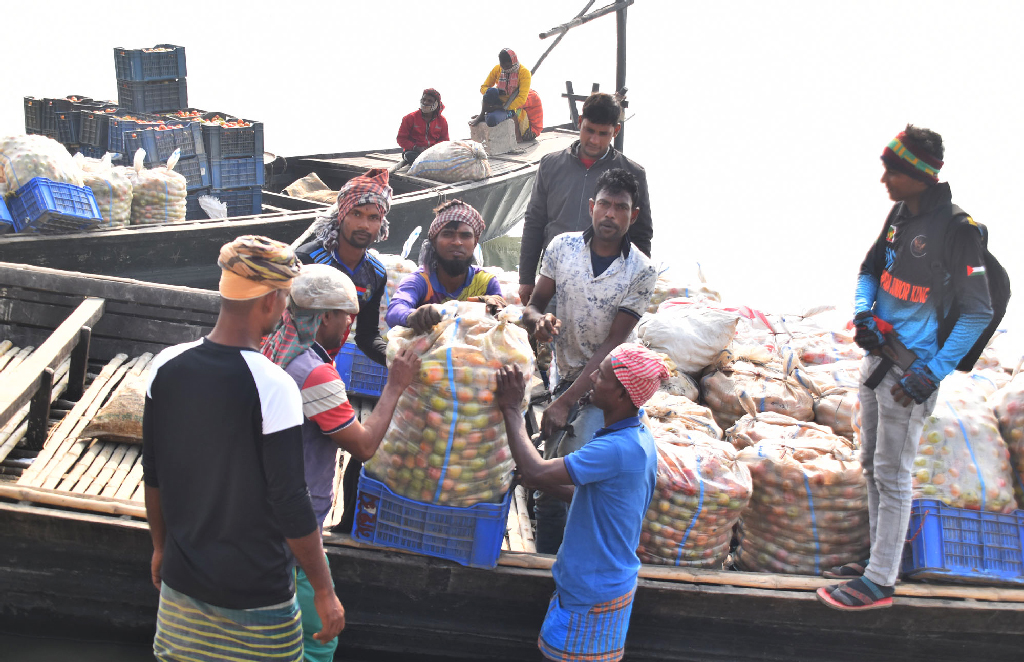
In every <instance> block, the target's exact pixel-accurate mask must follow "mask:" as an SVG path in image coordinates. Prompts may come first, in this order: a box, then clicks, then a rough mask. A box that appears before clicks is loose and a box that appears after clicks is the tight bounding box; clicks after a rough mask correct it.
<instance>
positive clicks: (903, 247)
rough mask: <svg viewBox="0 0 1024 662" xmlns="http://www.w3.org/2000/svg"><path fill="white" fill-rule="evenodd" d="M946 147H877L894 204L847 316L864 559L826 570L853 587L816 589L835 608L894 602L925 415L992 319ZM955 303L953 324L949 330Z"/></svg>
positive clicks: (910, 133) (980, 247)
mask: <svg viewBox="0 0 1024 662" xmlns="http://www.w3.org/2000/svg"><path fill="white" fill-rule="evenodd" d="M943 151H944V150H943V146H942V136H940V135H939V134H937V133H935V132H934V131H930V130H928V129H922V128H919V127H915V126H913V125H910V124H908V125H907V128H906V130H905V131H903V132H902V133H900V134H899V135H898V136H896V138H894V139H893V140H892V141H890V142H889V144H888V145H887V146H886V147H885V150H884V151H883V152H882V163H883V165H884V167H885V172H884V173H883V175H882V184H884V185H885V188H886V190H887V191H888V192H889V198H890V199H891V200H892V201H893V202H894V203H896V204H895V205H893V207H892V211H890V212H889V216H888V217H887V218H886V220H885V224H884V226H883V227H882V231H881V233H880V234H879V236H878V239H877V240H876V241H875V244H874V245H873V246H872V247H871V249H870V250H869V251H868V254H867V257H865V258H864V263H863V264H862V265H861V268H860V275H859V276H858V279H857V291H856V298H855V313H856V315H855V317H854V324H855V325H856V341H857V344H858V345H860V346H861V347H862V348H863V349H865V350H867V351H868V352H870V354H869V355H868V356H867V357H865V359H864V363H863V364H862V366H861V375H862V378H863V379H864V383H863V384H862V385H861V387H860V405H861V420H862V426H863V429H862V432H861V464H862V465H863V467H864V475H865V478H866V479H867V486H868V516H869V522H870V523H869V531H870V534H871V557H870V559H867V560H865V561H863V562H860V563H850V564H847V565H844V566H840V567H836V568H832V569H831V570H829V571H826V572H825V573H824V574H825V576H826V577H829V578H834V579H847V580H849V581H847V582H845V583H843V584H838V585H834V586H829V587H824V588H821V589H818V599H819V600H820V601H822V602H823V603H825V604H826V605H828V606H829V607H832V608H834V609H839V610H844V611H860V610H865V609H879V608H882V607H888V606H891V605H892V596H893V593H894V588H893V587H894V585H895V583H896V577H897V575H898V573H899V570H900V563H901V559H902V557H903V542H904V539H905V537H906V533H907V525H908V522H909V520H910V507H911V495H912V484H911V469H912V468H913V462H914V457H915V456H916V452H917V445H918V441H919V440H920V438H921V430H922V428H923V427H924V419H925V417H927V416H929V415H930V414H931V412H932V409H933V408H934V407H935V401H936V397H937V395H936V391H937V389H938V387H939V383H940V382H941V381H942V379H943V378H944V377H946V376H947V375H948V374H950V373H951V372H953V370H954V369H956V368H957V367H958V365H959V364H961V362H962V359H964V357H965V355H967V354H968V352H969V351H971V350H972V347H973V346H974V345H975V343H976V341H977V340H978V338H979V337H980V336H981V334H982V333H983V332H984V331H985V330H986V327H987V326H988V325H989V323H990V321H991V320H992V318H993V311H992V302H991V299H990V297H989V281H988V277H987V276H986V273H985V271H986V269H985V262H986V249H985V244H986V234H985V230H984V228H983V227H982V226H979V225H978V224H977V223H975V222H974V221H973V220H972V219H971V217H970V216H968V215H967V214H966V213H964V212H963V210H961V209H960V208H959V207H957V206H956V205H954V204H953V203H952V196H951V194H950V190H949V184H945V183H942V184H940V183H939V170H940V168H942V157H943ZM1008 287H1009V284H1008V283H1007V289H1008ZM954 308H955V309H956V310H958V311H959V318H958V319H957V320H956V321H955V324H953V326H952V328H944V326H946V324H947V323H948V322H947V320H950V319H951V318H950V317H949V313H950V312H951V310H953V309H954ZM889 350H892V351H891V352H890V351H889ZM894 354H895V358H896V359H898V360H894V359H893V358H892V357H893V355H894ZM975 358H976V357H975ZM970 363H973V361H970ZM960 367H961V369H964V368H963V366H960ZM967 369H969V367H968V368H967Z"/></svg>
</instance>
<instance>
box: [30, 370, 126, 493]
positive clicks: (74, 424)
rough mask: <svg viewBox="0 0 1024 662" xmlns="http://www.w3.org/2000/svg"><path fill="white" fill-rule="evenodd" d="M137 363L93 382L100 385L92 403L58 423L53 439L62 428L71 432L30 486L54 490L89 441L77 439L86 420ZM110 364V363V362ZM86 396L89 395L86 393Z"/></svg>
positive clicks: (93, 395)
mask: <svg viewBox="0 0 1024 662" xmlns="http://www.w3.org/2000/svg"><path fill="white" fill-rule="evenodd" d="M119 356H123V355H119ZM115 360H116V357H115ZM136 361H137V359H132V360H130V361H128V362H126V363H124V364H123V365H121V366H120V367H118V368H117V369H115V370H114V371H113V374H111V375H109V376H108V378H107V379H106V380H101V379H100V378H97V380H96V381H95V382H93V384H94V385H95V384H96V382H101V383H100V386H99V387H98V388H97V389H96V390H95V392H93V393H92V398H91V400H89V402H87V403H86V404H85V405H84V406H83V407H82V409H80V410H78V411H76V409H78V408H77V407H76V408H75V409H72V410H71V412H70V413H69V414H68V415H67V416H65V417H64V420H63V421H61V424H60V425H59V426H58V428H57V430H55V431H54V434H51V439H52V438H54V436H55V435H56V434H58V431H59V430H61V429H64V428H65V427H67V428H70V432H66V433H65V434H66V435H67V436H66V437H65V438H64V439H63V441H59V448H58V449H57V450H56V451H55V452H54V454H53V456H52V458H51V459H50V461H49V462H48V463H47V465H46V466H45V467H42V469H41V471H40V473H39V475H37V476H33V477H32V482H31V483H30V484H32V485H36V486H40V487H45V488H48V489H49V488H53V487H56V484H57V483H58V482H59V481H60V479H61V477H62V475H63V474H64V472H65V471H67V470H68V469H69V468H71V465H73V464H74V463H75V460H77V459H78V456H79V455H81V454H82V451H84V450H85V448H86V447H87V446H88V444H89V439H79V435H80V434H81V433H82V431H83V430H84V429H85V427H86V426H87V425H88V424H89V421H91V420H92V417H93V416H95V415H96V412H97V411H98V410H99V408H100V406H101V405H102V404H103V400H104V399H105V398H106V397H107V395H108V394H109V393H110V391H111V390H112V389H113V388H114V387H115V386H116V385H117V384H118V383H119V382H120V381H121V379H122V378H123V377H124V375H125V373H126V372H128V370H130V369H131V367H132V366H133V365H135V363H136ZM111 363H113V361H112V362H111ZM101 377H102V373H101ZM89 390H90V391H92V390H93V389H92V387H90V388H89ZM86 395H88V392H87V394H86ZM86 395H83V396H82V400H85V399H86ZM81 402H82V401H79V403H80V404H81ZM58 439H59V437H58ZM47 443H50V439H48V440H47ZM43 451H44V452H45V451H46V446H45V445H44V446H43ZM25 482H28V481H25Z"/></svg>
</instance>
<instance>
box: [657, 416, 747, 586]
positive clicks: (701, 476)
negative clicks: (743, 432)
mask: <svg viewBox="0 0 1024 662" xmlns="http://www.w3.org/2000/svg"><path fill="white" fill-rule="evenodd" d="M657 447H658V481H657V485H656V486H655V490H654V498H652V499H651V504H650V506H649V507H648V510H647V516H646V517H645V518H644V526H643V530H642V532H641V533H640V547H639V548H638V549H637V555H638V556H639V557H640V560H641V561H642V562H643V563H655V564H659V565H676V566H683V567H689V568H719V569H720V568H721V567H722V563H723V561H725V558H726V557H727V556H728V555H729V544H730V542H731V541H732V530H733V526H734V525H735V524H736V521H737V520H738V519H739V517H740V513H741V512H742V511H743V509H744V508H745V507H746V505H747V501H748V500H749V499H750V492H751V482H750V472H749V471H748V470H747V468H746V466H744V465H743V464H742V463H741V462H738V461H737V460H736V450H735V449H734V448H732V446H729V445H728V444H726V443H725V442H723V441H720V440H718V439H714V438H712V437H709V436H707V435H703V434H701V433H699V432H695V433H692V434H690V435H689V437H688V438H686V439H682V438H678V439H676V440H673V441H667V440H664V439H663V440H659V441H658V444H657Z"/></svg>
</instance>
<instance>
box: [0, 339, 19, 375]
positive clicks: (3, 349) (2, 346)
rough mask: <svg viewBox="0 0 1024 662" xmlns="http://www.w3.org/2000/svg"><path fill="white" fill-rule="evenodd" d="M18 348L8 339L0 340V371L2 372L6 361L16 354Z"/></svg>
mask: <svg viewBox="0 0 1024 662" xmlns="http://www.w3.org/2000/svg"><path fill="white" fill-rule="evenodd" d="M19 351H20V350H19V349H18V348H17V347H15V346H14V343H12V342H11V341H10V340H5V341H3V342H0V373H3V371H4V368H5V367H6V366H7V362H8V361H10V360H11V357H12V356H14V355H15V354H17V353H18V352H19Z"/></svg>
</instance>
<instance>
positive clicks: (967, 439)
mask: <svg viewBox="0 0 1024 662" xmlns="http://www.w3.org/2000/svg"><path fill="white" fill-rule="evenodd" d="M943 402H945V403H946V406H947V407H949V411H951V412H953V418H955V419H956V424H957V425H959V426H960V432H961V433H962V434H963V435H964V443H965V444H967V452H968V453H970V454H971V462H972V463H973V464H974V471H975V472H977V474H978V484H979V485H981V509H982V510H983V511H984V510H985V477H984V476H982V475H981V467H979V466H978V460H976V459H975V457H974V447H973V446H971V438H970V437H968V436H967V428H966V427H964V422H963V421H961V420H960V413H959V412H957V410H956V409H954V408H953V405H951V404H949V401H948V400H943Z"/></svg>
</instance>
